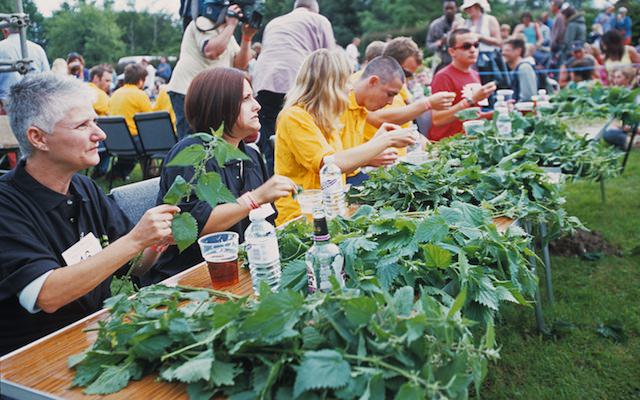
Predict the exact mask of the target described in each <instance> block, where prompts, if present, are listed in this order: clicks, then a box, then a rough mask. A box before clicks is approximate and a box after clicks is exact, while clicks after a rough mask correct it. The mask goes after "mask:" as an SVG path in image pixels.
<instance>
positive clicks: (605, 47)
mask: <svg viewBox="0 0 640 400" xmlns="http://www.w3.org/2000/svg"><path fill="white" fill-rule="evenodd" d="M600 48H601V49H602V52H603V53H604V55H605V58H607V59H612V60H614V61H618V60H621V59H622V56H623V55H624V38H623V37H622V34H621V33H620V32H618V31H616V30H611V31H608V32H606V33H605V34H604V35H602V37H601V38H600Z"/></svg>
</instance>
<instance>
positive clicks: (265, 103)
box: [256, 90, 284, 176]
mask: <svg viewBox="0 0 640 400" xmlns="http://www.w3.org/2000/svg"><path fill="white" fill-rule="evenodd" d="M256 100H257V101H258V103H260V107H262V108H261V109H260V112H259V113H258V118H260V126H261V127H260V140H259V141H258V147H259V148H260V152H261V153H262V156H263V157H264V158H265V163H266V165H267V172H268V173H269V176H272V175H273V164H274V154H273V151H274V149H273V146H272V144H271V140H270V138H271V136H273V135H275V134H276V119H277V118H278V114H279V113H280V110H282V106H283V105H284V93H275V92H270V91H268V90H261V91H259V92H258V96H257V97H256Z"/></svg>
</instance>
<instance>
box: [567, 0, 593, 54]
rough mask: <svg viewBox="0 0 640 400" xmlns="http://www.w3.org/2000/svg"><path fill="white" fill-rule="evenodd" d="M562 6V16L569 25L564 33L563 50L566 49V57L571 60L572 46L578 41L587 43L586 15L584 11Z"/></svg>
mask: <svg viewBox="0 0 640 400" xmlns="http://www.w3.org/2000/svg"><path fill="white" fill-rule="evenodd" d="M565 5H566V3H565V4H563V6H562V15H563V17H564V19H565V21H566V23H567V27H566V30H565V33H564V38H563V39H562V41H563V48H564V49H565V54H564V57H565V59H566V58H569V57H570V56H571V46H572V45H573V43H574V42H576V41H581V42H583V43H584V42H586V41H587V25H586V24H585V22H584V13H583V12H582V11H576V9H575V8H573V7H572V6H570V5H567V6H565Z"/></svg>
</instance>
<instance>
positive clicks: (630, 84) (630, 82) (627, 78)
mask: <svg viewBox="0 0 640 400" xmlns="http://www.w3.org/2000/svg"><path fill="white" fill-rule="evenodd" d="M611 83H612V84H613V85H615V86H620V87H625V88H627V89H633V88H635V87H636V85H637V84H636V68H634V67H632V66H631V65H627V66H622V65H621V66H619V67H616V68H615V69H614V70H613V74H612V80H611Z"/></svg>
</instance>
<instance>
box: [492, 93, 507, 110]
mask: <svg viewBox="0 0 640 400" xmlns="http://www.w3.org/2000/svg"><path fill="white" fill-rule="evenodd" d="M498 108H506V109H509V104H508V103H507V102H506V101H505V100H504V96H503V95H501V94H499V95H497V96H496V103H495V104H494V105H493V109H494V110H496V111H497V110H498Z"/></svg>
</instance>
